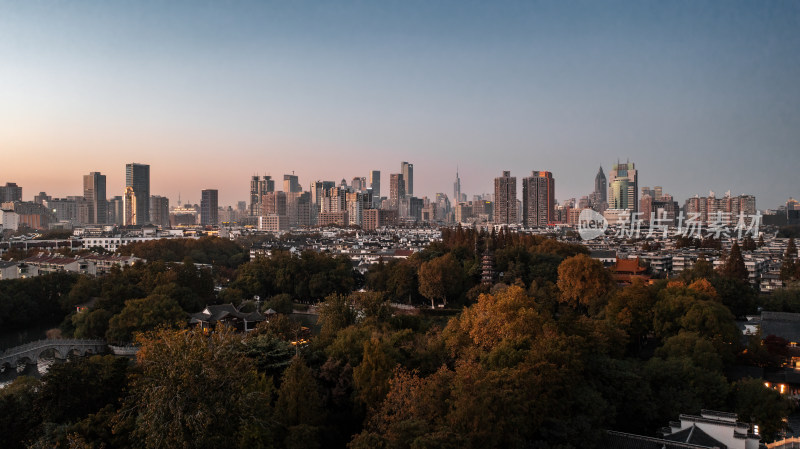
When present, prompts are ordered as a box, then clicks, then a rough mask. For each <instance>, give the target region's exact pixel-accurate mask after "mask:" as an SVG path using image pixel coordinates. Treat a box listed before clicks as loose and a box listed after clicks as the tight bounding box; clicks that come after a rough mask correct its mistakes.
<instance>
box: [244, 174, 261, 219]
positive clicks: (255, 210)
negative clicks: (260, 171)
mask: <svg viewBox="0 0 800 449" xmlns="http://www.w3.org/2000/svg"><path fill="white" fill-rule="evenodd" d="M258 184H259V178H258V175H253V177H251V178H250V207H249V208H248V210H247V212H248V214H249V215H250V216H251V217H255V216H257V215H258V214H259V213H260V212H259V207H260V206H259V205H260V204H261V196H260V195H259V190H258Z"/></svg>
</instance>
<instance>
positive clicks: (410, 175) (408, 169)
mask: <svg viewBox="0 0 800 449" xmlns="http://www.w3.org/2000/svg"><path fill="white" fill-rule="evenodd" d="M400 173H402V174H403V182H404V183H405V191H406V193H405V195H407V196H414V164H409V163H408V162H401V163H400Z"/></svg>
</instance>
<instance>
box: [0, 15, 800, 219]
mask: <svg viewBox="0 0 800 449" xmlns="http://www.w3.org/2000/svg"><path fill="white" fill-rule="evenodd" d="M798 20H800V4H798V3H797V2H769V3H757V2H717V3H703V4H698V3H696V2H670V3H668V4H657V3H641V2H603V3H593V2H563V3H562V2H559V3H554V4H540V3H534V2H510V1H509V2H502V3H496V4H495V3H492V4H463V3H460V2H441V3H437V4H425V3H413V2H404V3H398V4H383V3H381V4H374V5H365V4H363V3H357V2H341V3H337V4H336V5H326V4H300V3H293V4H289V5H276V4H267V3H262V2H247V1H241V2H229V3H225V4H206V5H196V4H194V3H188V2H174V3H173V2H171V4H170V5H163V4H158V3H155V2H136V3H133V4H100V3H96V4H95V3H89V2H86V3H75V4H70V5H68V6H67V5H63V4H61V5H48V4H47V3H35V4H34V3H29V2H22V3H14V4H12V3H2V4H0V55H3V56H4V61H6V63H5V64H4V66H3V68H2V70H0V95H1V96H2V97H3V98H4V104H3V107H2V108H0V123H3V126H0V148H2V149H3V156H4V157H3V164H2V165H0V183H4V182H15V183H17V184H18V185H20V186H23V187H24V188H25V191H24V199H26V200H30V199H32V198H33V196H34V195H36V194H37V193H38V192H39V191H45V192H47V193H48V194H50V195H53V196H58V197H66V196H69V195H80V193H81V191H82V188H81V184H80V178H79V176H82V175H85V174H86V173H89V172H100V173H103V174H104V175H106V176H107V195H108V197H109V198H111V197H114V196H120V195H123V194H124V178H122V176H123V175H122V174H121V173H120V169H119V167H120V166H122V165H124V164H125V163H128V162H130V161H131V160H137V161H140V162H142V163H145V164H148V165H150V166H151V167H152V173H151V188H150V192H151V193H152V194H155V195H164V196H167V197H169V198H171V199H173V200H175V199H176V198H177V197H178V195H179V193H180V195H181V198H182V199H184V200H185V201H191V202H193V203H199V201H200V193H199V192H200V191H201V190H202V189H205V188H208V187H209V186H211V187H213V188H215V189H218V190H219V193H220V203H221V204H225V205H234V204H236V202H237V201H239V200H246V199H247V198H248V188H247V182H246V181H242V180H243V179H246V178H247V177H249V176H252V175H254V174H260V175H264V174H269V175H271V176H272V177H273V179H281V175H284V174H289V173H292V172H294V173H296V174H297V175H298V176H299V178H300V185H301V186H302V187H303V188H304V189H308V186H309V185H310V183H311V182H312V181H315V180H318V179H328V180H334V181H338V180H339V179H341V178H345V179H352V178H353V177H355V176H359V177H366V176H368V174H369V173H370V171H371V170H380V171H382V172H384V177H385V180H384V186H383V190H384V191H385V192H388V190H387V187H388V186H386V185H385V182H386V180H388V174H391V173H395V172H396V171H397V164H398V162H400V161H409V162H410V163H413V164H414V165H415V167H414V171H415V176H414V177H415V178H416V180H415V182H414V184H415V185H414V187H413V188H414V193H415V195H416V196H419V197H421V196H428V197H430V198H433V197H434V196H435V194H436V193H437V192H444V193H448V194H449V193H450V192H452V190H453V185H452V183H453V178H454V174H455V171H456V166H458V171H459V175H460V178H461V183H462V187H461V190H462V191H463V192H465V193H467V195H468V197H471V196H472V195H475V194H482V193H489V192H491V191H492V184H491V183H492V179H493V178H494V177H496V176H497V173H499V172H501V171H503V170H508V169H511V170H512V172H513V173H514V174H516V175H518V176H522V175H523V174H525V173H527V172H530V171H531V170H536V169H543V170H547V171H550V172H552V173H553V175H554V177H556V178H557V179H558V180H559V182H558V184H559V187H558V190H557V192H556V198H557V199H558V200H559V201H564V200H565V199H567V198H573V197H574V198H576V199H577V198H580V197H581V196H583V195H587V194H589V193H591V192H592V191H593V185H592V179H593V177H594V176H595V174H596V170H597V167H598V166H603V167H604V169H605V171H606V173H609V172H610V169H611V165H612V164H613V162H614V161H616V160H618V159H620V160H628V159H629V160H631V161H635V162H636V165H637V169H641V174H640V179H639V185H643V186H645V185H663V186H664V188H665V189H668V190H669V191H670V192H671V193H672V194H673V195H674V196H675V197H676V198H679V199H684V198H688V197H691V196H693V195H695V194H697V195H705V194H707V193H708V191H709V190H714V191H716V192H725V191H727V190H731V191H733V192H734V193H735V194H738V193H746V194H752V195H755V196H756V197H757V198H759V208H772V207H777V205H779V204H781V203H783V202H785V201H786V199H787V198H789V197H800V187H798V186H797V185H796V184H795V183H792V180H793V179H794V176H795V171H796V169H797V167H798V166H800V151H798V147H800V111H799V110H798V108H797V104H800V86H798V85H797V83H796V82H795V80H796V79H798V77H800V61H798V58H796V57H795V54H796V50H797V48H798V46H800V29H798V27H797V26H796V24H797V22H798ZM576 161H578V163H577V164H576ZM43 162H44V163H43ZM754 173H756V174H757V175H756V176H753V174H754Z"/></svg>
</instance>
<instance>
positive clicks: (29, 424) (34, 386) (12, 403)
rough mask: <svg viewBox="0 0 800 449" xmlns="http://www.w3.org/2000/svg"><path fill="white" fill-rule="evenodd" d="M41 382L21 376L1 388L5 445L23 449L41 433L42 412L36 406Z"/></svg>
mask: <svg viewBox="0 0 800 449" xmlns="http://www.w3.org/2000/svg"><path fill="white" fill-rule="evenodd" d="M40 385H41V384H40V382H39V381H38V380H36V379H34V378H32V377H28V376H20V377H18V378H16V379H14V382H12V383H11V384H10V385H8V386H6V387H5V388H0V410H2V411H3V412H2V413H0V435H2V436H3V447H5V448H8V449H23V448H26V447H28V444H27V443H28V442H29V441H31V440H33V439H34V438H35V437H36V436H38V433H39V424H40V423H41V422H42V416H41V413H39V411H38V410H36V409H35V408H34V400H35V399H36V397H37V394H38V389H39V386H40Z"/></svg>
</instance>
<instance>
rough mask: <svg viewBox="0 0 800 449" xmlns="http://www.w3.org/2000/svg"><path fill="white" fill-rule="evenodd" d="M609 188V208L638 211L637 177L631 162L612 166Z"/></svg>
mask: <svg viewBox="0 0 800 449" xmlns="http://www.w3.org/2000/svg"><path fill="white" fill-rule="evenodd" d="M610 186H611V193H610V197H611V198H610V201H609V202H608V205H609V207H610V208H612V209H628V210H630V211H631V212H638V211H639V198H638V194H639V176H638V172H637V170H636V166H635V165H634V163H633V162H626V163H624V164H620V163H616V164H614V169H613V170H611V182H610Z"/></svg>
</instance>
